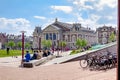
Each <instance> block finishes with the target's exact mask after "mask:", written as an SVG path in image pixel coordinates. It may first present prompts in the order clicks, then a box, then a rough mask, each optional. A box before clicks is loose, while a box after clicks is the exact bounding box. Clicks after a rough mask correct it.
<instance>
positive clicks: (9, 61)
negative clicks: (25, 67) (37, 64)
mask: <svg viewBox="0 0 120 80" xmlns="http://www.w3.org/2000/svg"><path fill="white" fill-rule="evenodd" d="M69 53H70V51H66V52H62V53H61V51H59V56H68V55H69ZM53 55H56V56H57V55H58V54H57V51H55V52H54V54H53ZM21 60H22V56H17V58H15V57H4V58H0V66H8V67H19V66H20V64H21Z"/></svg>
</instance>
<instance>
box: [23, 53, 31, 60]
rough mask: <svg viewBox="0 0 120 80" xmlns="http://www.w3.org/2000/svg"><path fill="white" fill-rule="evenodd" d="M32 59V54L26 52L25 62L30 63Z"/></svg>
mask: <svg viewBox="0 0 120 80" xmlns="http://www.w3.org/2000/svg"><path fill="white" fill-rule="evenodd" d="M30 59H31V56H30V53H29V51H26V54H25V59H24V61H25V62H29V61H30Z"/></svg>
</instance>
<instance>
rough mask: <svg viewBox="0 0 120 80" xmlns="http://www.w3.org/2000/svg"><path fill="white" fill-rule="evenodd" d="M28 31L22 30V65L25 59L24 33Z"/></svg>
mask: <svg viewBox="0 0 120 80" xmlns="http://www.w3.org/2000/svg"><path fill="white" fill-rule="evenodd" d="M25 32H26V31H21V33H22V60H21V66H23V60H24V33H25Z"/></svg>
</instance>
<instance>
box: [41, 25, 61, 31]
mask: <svg viewBox="0 0 120 80" xmlns="http://www.w3.org/2000/svg"><path fill="white" fill-rule="evenodd" d="M58 30H60V28H58V27H57V26H54V25H49V26H47V27H46V28H45V29H44V30H43V32H53V31H58Z"/></svg>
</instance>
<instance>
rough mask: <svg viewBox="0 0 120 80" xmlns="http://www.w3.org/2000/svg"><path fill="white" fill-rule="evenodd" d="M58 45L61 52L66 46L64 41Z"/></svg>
mask: <svg viewBox="0 0 120 80" xmlns="http://www.w3.org/2000/svg"><path fill="white" fill-rule="evenodd" d="M59 45H60V47H61V51H62V49H63V48H64V47H65V46H66V42H65V41H60V43H59Z"/></svg>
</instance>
